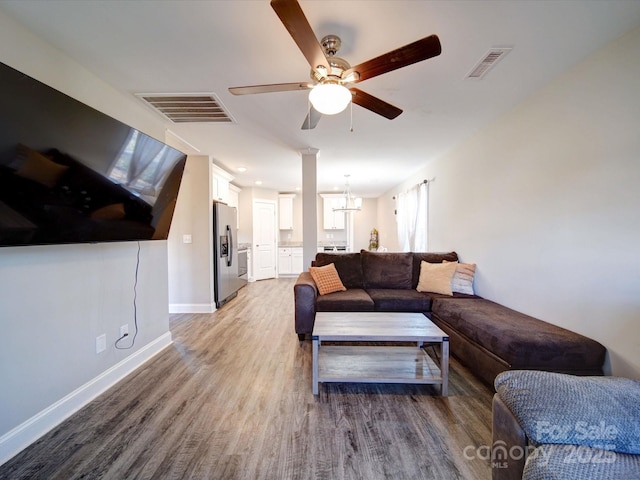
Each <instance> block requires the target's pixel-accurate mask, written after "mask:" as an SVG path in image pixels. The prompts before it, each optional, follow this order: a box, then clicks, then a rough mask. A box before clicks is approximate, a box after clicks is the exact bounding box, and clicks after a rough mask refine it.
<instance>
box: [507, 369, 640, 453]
mask: <svg viewBox="0 0 640 480" xmlns="http://www.w3.org/2000/svg"><path fill="white" fill-rule="evenodd" d="M495 388H496V391H497V393H498V395H499V397H500V399H501V400H502V401H503V402H504V404H505V405H506V406H507V407H509V410H511V412H513V415H514V416H515V417H516V419H517V420H518V423H519V424H520V425H521V427H522V429H523V430H524V431H525V433H526V434H527V437H528V438H529V439H531V440H533V441H534V442H535V443H537V444H544V443H553V444H564V445H586V446H589V447H594V448H601V449H604V450H612V451H615V452H620V453H631V454H640V423H639V422H638V419H639V418H640V380H632V379H630V378H622V377H576V376H574V375H564V374H560V373H552V372H535V371H528V370H516V371H509V372H503V373H501V374H500V375H498V376H497V377H496V379H495Z"/></svg>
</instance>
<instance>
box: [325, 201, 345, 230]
mask: <svg viewBox="0 0 640 480" xmlns="http://www.w3.org/2000/svg"><path fill="white" fill-rule="evenodd" d="M320 196H321V197H322V211H323V217H322V218H323V228H324V229H325V230H344V225H345V219H344V212H334V211H333V209H334V208H338V207H340V206H341V202H342V200H343V199H344V195H341V194H336V193H323V194H321V195H320Z"/></svg>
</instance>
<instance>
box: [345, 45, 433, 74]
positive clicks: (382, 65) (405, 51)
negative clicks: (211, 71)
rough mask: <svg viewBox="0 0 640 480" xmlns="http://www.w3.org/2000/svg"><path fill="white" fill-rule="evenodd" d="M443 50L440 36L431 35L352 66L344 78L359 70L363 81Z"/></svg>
mask: <svg viewBox="0 0 640 480" xmlns="http://www.w3.org/2000/svg"><path fill="white" fill-rule="evenodd" d="M441 52H442V47H441V45H440V40H439V39H438V36H437V35H429V36H428V37H425V38H423V39H421V40H418V41H416V42H413V43H410V44H409V45H405V46H404V47H400V48H397V49H395V50H392V51H390V52H388V53H385V54H383V55H380V56H379V57H376V58H373V59H371V60H369V61H367V62H363V63H361V64H359V65H356V66H355V67H351V68H350V69H348V70H346V71H345V72H344V73H343V75H342V78H347V76H349V75H350V74H351V73H352V72H358V74H359V78H358V80H357V82H361V81H363V80H366V79H367V78H372V77H376V76H378V75H382V74H383V73H387V72H391V71H393V70H397V69H398V68H402V67H406V66H407V65H412V64H414V63H418V62H421V61H422V60H427V59H428V58H432V57H436V56H438V55H440V53H441Z"/></svg>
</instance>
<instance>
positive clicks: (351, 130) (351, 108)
mask: <svg viewBox="0 0 640 480" xmlns="http://www.w3.org/2000/svg"><path fill="white" fill-rule="evenodd" d="M349 103H350V108H349V113H350V115H351V128H349V131H350V132H351V133H353V102H349Z"/></svg>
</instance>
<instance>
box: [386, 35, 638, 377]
mask: <svg viewBox="0 0 640 480" xmlns="http://www.w3.org/2000/svg"><path fill="white" fill-rule="evenodd" d="M638 79H640V29H636V30H635V31H633V32H631V33H629V34H627V35H626V36H624V37H622V38H621V39H619V40H618V41H616V42H614V43H612V44H611V45H609V46H608V47H606V48H605V49H603V50H601V51H599V52H597V53H596V54H594V55H592V56H590V57H589V58H587V59H586V60H585V61H583V62H582V63H580V64H578V65H577V66H576V67H575V68H573V69H572V70H570V71H569V72H567V73H566V74H564V75H562V76H561V77H559V78H558V79H556V80H555V81H553V82H551V83H549V84H548V85H547V86H545V87H544V88H543V89H541V90H540V91H539V92H537V93H536V94H534V95H532V96H531V97H530V98H529V99H527V100H526V101H525V102H523V103H522V104H520V105H519V106H518V107H517V108H515V109H514V110H512V111H510V112H509V113H507V114H505V115H503V116H502V117H500V118H498V119H497V120H496V121H494V122H493V123H492V124H491V125H489V126H487V127H486V128H484V129H482V130H481V131H479V132H477V134H476V135H475V136H473V137H472V138H470V139H468V141H466V142H465V143H464V144H462V145H461V146H459V147H458V148H455V149H454V150H453V151H451V152H449V153H448V154H446V155H444V156H443V157H441V158H438V159H436V160H434V161H432V162H430V163H429V164H428V165H427V167H426V168H425V169H423V170H422V171H420V172H418V174H416V176H415V177H413V178H410V179H407V181H406V182H404V183H403V184H402V185H399V186H398V187H396V188H394V189H393V190H392V191H390V192H388V193H387V194H385V195H383V196H382V197H380V198H379V200H378V213H379V219H380V220H381V224H382V225H384V226H383V227H381V231H382V233H383V237H384V240H383V242H387V243H388V244H389V246H394V247H395V248H397V244H395V245H394V244H393V242H392V241H391V238H390V237H387V232H388V231H389V232H390V231H392V228H393V227H395V220H394V218H393V214H392V212H393V208H392V206H393V202H392V200H391V196H393V195H395V194H396V193H397V192H399V191H402V190H403V189H406V188H408V187H409V186H410V185H412V184H413V183H416V182H419V181H421V180H422V179H423V178H429V179H431V178H433V177H435V180H434V181H433V182H432V183H431V185H430V190H429V200H430V205H429V216H430V222H429V236H430V241H429V247H430V250H436V251H437V250H440V251H442V250H456V251H457V252H458V254H459V255H460V257H461V259H462V260H463V261H468V262H476V263H477V264H478V270H477V279H476V287H477V290H478V293H479V294H480V295H482V296H484V297H487V298H489V299H492V300H495V301H498V302H500V303H502V304H504V305H507V306H509V307H512V308H514V309H516V310H520V311H522V312H525V313H528V314H530V315H533V316H536V317H538V318H541V319H544V320H546V321H549V322H551V323H554V324H557V325H560V326H563V327H566V328H568V329H571V330H574V331H576V332H579V333H582V334H584V335H587V336H589V337H591V338H594V339H596V340H598V341H600V342H601V343H602V344H604V345H605V346H606V347H607V349H608V351H609V356H610V364H611V367H612V371H613V373H614V374H616V375H626V376H631V377H635V378H640V317H639V312H640V255H639V254H638V245H640V209H639V206H640V188H639V185H640V160H639V159H640V135H639V134H638V126H639V125H640V95H639V94H638ZM387 238H388V239H387Z"/></svg>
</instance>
